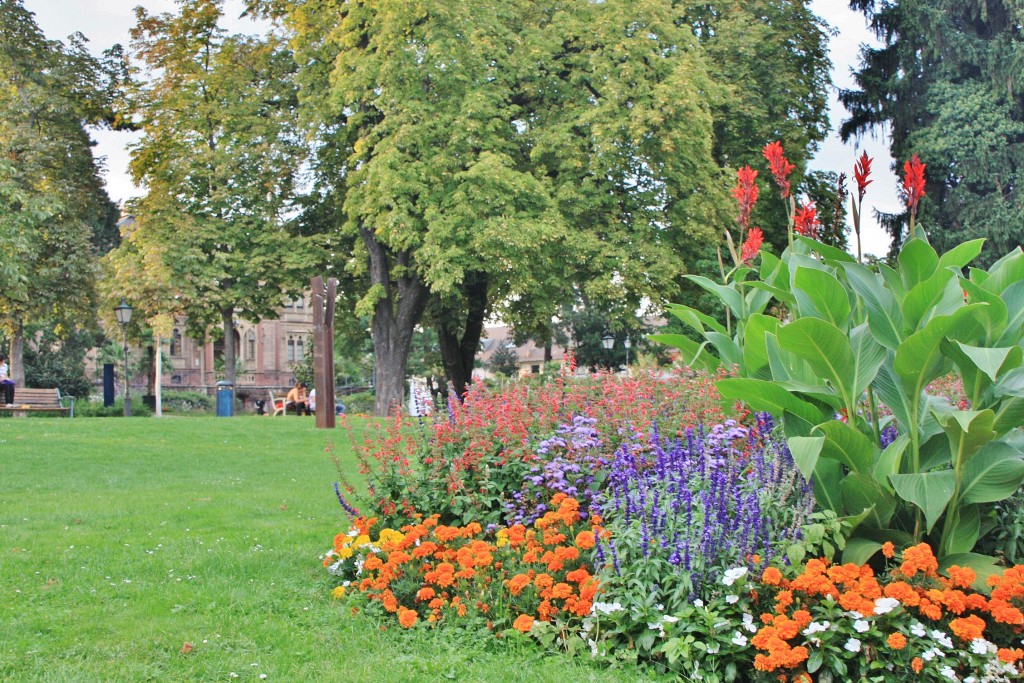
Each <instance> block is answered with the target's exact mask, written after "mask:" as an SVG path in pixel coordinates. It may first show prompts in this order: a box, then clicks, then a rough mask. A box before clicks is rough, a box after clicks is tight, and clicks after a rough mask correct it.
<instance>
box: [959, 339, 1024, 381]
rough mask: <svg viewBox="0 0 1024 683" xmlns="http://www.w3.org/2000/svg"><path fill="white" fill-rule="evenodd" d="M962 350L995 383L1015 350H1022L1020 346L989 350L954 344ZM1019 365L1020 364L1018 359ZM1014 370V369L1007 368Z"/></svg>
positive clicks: (987, 348)
mask: <svg viewBox="0 0 1024 683" xmlns="http://www.w3.org/2000/svg"><path fill="white" fill-rule="evenodd" d="M953 343H954V344H956V345H957V346H958V347H960V350H961V351H963V352H964V355H966V356H967V357H968V358H970V359H971V361H973V362H974V365H975V367H977V368H978V369H979V370H981V371H982V372H984V373H985V374H986V375H988V377H989V379H991V380H992V381H993V382H995V381H996V380H997V379H998V375H999V370H1000V369H1001V368H1002V367H1003V364H1005V363H1006V359H1007V358H1009V356H1010V353H1011V352H1013V350H1014V349H1017V350H1018V351H1019V350H1020V347H1019V346H1008V347H1000V348H989V347H982V346H970V345H968V344H963V343H961V342H953ZM1017 364H1018V365H1019V364H1020V361H1019V359H1018V361H1017ZM1006 369H1007V370H1012V369H1013V368H1006Z"/></svg>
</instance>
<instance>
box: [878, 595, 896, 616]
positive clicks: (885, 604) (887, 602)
mask: <svg viewBox="0 0 1024 683" xmlns="http://www.w3.org/2000/svg"><path fill="white" fill-rule="evenodd" d="M899 605H900V601H899V600H897V599H896V598H878V599H877V600H875V614H888V613H889V612H891V611H893V610H894V609H896V608H897V607H899Z"/></svg>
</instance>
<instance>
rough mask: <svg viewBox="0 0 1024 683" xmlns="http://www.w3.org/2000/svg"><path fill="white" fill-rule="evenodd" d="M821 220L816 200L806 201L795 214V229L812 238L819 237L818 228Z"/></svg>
mask: <svg viewBox="0 0 1024 683" xmlns="http://www.w3.org/2000/svg"><path fill="white" fill-rule="evenodd" d="M820 227H821V221H819V220H818V207H816V206H815V205H814V202H805V203H804V205H803V206H801V207H800V208H799V209H797V211H796V214H794V215H793V230H795V231H796V233H797V234H798V235H804V236H805V237H810V238H811V239H814V240H816V239H818V228H820Z"/></svg>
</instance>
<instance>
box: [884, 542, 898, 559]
mask: <svg viewBox="0 0 1024 683" xmlns="http://www.w3.org/2000/svg"><path fill="white" fill-rule="evenodd" d="M895 554H896V546H894V545H893V544H892V541H886V542H885V543H883V544H882V555H883V556H884V557H886V558H888V559H892V556H893V555H895Z"/></svg>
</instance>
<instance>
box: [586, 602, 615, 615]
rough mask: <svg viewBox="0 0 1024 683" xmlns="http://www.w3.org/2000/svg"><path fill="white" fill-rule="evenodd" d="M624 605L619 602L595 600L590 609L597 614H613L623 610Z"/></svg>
mask: <svg viewBox="0 0 1024 683" xmlns="http://www.w3.org/2000/svg"><path fill="white" fill-rule="evenodd" d="M622 610H623V607H622V605H621V604H620V603H618V602H594V604H593V605H592V606H591V608H590V611H591V612H594V613H597V614H613V613H615V612H621V611H622Z"/></svg>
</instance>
